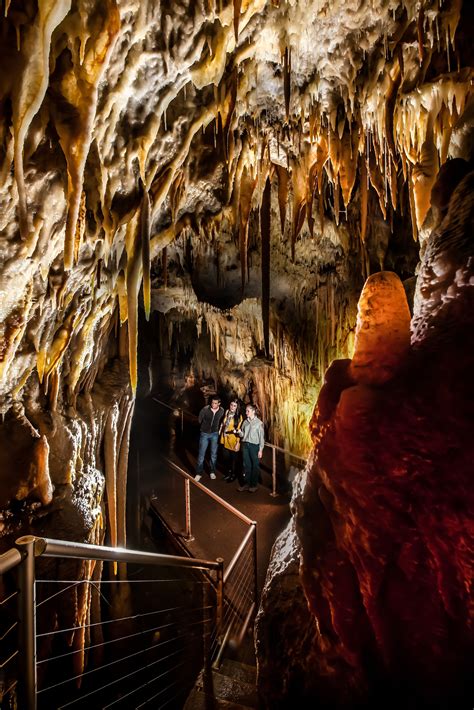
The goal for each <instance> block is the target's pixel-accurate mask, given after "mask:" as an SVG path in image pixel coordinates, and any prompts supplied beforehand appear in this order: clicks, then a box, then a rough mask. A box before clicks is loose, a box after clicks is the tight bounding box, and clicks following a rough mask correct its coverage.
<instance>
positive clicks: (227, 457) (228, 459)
mask: <svg viewBox="0 0 474 710" xmlns="http://www.w3.org/2000/svg"><path fill="white" fill-rule="evenodd" d="M238 457H239V452H238V451H232V449H226V448H225V446H223V447H222V463H223V464H224V471H225V475H226V476H227V477H228V478H231V479H232V480H234V478H235V477H236V475H237V459H238ZM240 478H241V477H240V476H239V481H240Z"/></svg>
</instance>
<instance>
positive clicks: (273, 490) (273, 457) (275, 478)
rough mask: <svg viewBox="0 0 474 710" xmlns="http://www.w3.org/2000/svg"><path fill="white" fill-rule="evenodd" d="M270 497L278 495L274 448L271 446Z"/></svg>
mask: <svg viewBox="0 0 474 710" xmlns="http://www.w3.org/2000/svg"><path fill="white" fill-rule="evenodd" d="M270 495H271V496H272V498H276V497H277V496H278V493H277V467H276V448H275V447H274V446H272V492H271V493H270Z"/></svg>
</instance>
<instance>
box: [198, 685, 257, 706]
mask: <svg viewBox="0 0 474 710" xmlns="http://www.w3.org/2000/svg"><path fill="white" fill-rule="evenodd" d="M256 707H257V706H256V705H242V704H241V703H234V702H232V701H230V700H224V699H223V698H214V697H213V696H212V695H208V694H207V693H204V692H203V691H202V690H193V691H192V692H191V693H190V695H189V696H188V699H187V700H186V704H185V706H184V710H254V709H255V708H256Z"/></svg>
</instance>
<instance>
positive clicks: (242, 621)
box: [163, 457, 258, 667]
mask: <svg viewBox="0 0 474 710" xmlns="http://www.w3.org/2000/svg"><path fill="white" fill-rule="evenodd" d="M163 458H164V459H165V461H166V462H167V464H168V465H169V467H170V468H171V469H172V470H173V471H175V472H176V473H178V474H179V475H180V476H181V477H182V478H183V479H184V502H185V534H184V540H185V541H187V542H191V541H193V540H194V536H193V533H192V505H191V488H192V486H194V487H195V488H197V489H199V490H200V491H202V492H203V493H205V494H206V496H208V497H209V498H211V499H212V500H214V501H215V502H216V503H218V504H219V505H220V506H221V507H222V508H225V509H226V510H227V511H228V512H229V513H231V514H232V515H233V516H234V517H235V518H238V519H239V520H240V521H241V522H243V523H245V525H247V527H248V529H247V531H246V533H245V535H244V537H243V539H242V541H241V543H240V545H239V547H238V548H237V550H236V552H235V553H234V555H233V557H232V559H231V560H230V561H229V563H228V564H227V566H226V567H225V570H224V575H223V593H224V597H223V604H222V606H221V609H222V612H223V616H222V618H221V623H219V624H217V626H216V634H215V636H214V638H213V640H212V648H211V657H212V659H213V660H214V666H215V667H219V664H220V661H221V658H222V655H223V653H224V650H225V649H226V647H227V646H228V645H230V646H234V647H238V646H240V644H241V642H242V640H243V638H244V637H245V634H246V632H247V629H248V628H249V626H250V623H251V621H252V619H253V617H254V615H255V612H256V609H257V602H258V577H257V523H256V521H255V520H252V519H251V518H249V517H248V516H247V515H245V514H244V513H242V512H241V511H240V510H238V508H235V507H234V506H233V505H231V503H229V502H228V501H226V500H225V499H224V498H221V497H220V496H219V495H217V493H214V491H213V490H211V489H209V488H207V487H206V486H204V485H203V484H202V483H199V481H196V480H195V479H194V477H193V476H191V475H190V474H189V473H187V471H185V470H184V469H183V468H181V467H180V466H178V465H177V464H176V463H175V462H174V461H172V460H171V459H169V458H167V457H163ZM219 559H220V558H219Z"/></svg>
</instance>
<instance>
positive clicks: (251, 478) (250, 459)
mask: <svg viewBox="0 0 474 710" xmlns="http://www.w3.org/2000/svg"><path fill="white" fill-rule="evenodd" d="M258 448H259V447H258V444H249V443H248V442H247V441H246V442H244V443H243V444H242V454H243V463H244V476H245V483H247V484H248V485H249V486H250V488H256V487H257V486H258V477H259V475H260V462H259V459H258Z"/></svg>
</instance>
